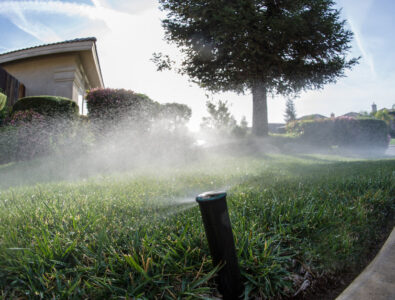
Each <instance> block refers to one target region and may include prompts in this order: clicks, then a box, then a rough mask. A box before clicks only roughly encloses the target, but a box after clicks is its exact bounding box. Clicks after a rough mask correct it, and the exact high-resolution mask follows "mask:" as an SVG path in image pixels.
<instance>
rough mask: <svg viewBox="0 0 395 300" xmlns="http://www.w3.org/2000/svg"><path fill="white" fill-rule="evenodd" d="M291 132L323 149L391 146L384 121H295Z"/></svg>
mask: <svg viewBox="0 0 395 300" xmlns="http://www.w3.org/2000/svg"><path fill="white" fill-rule="evenodd" d="M287 131H288V132H289V133H293V134H296V135H300V136H301V139H302V140H303V141H305V142H308V143H310V144H312V145H316V146H320V147H322V146H323V147H325V146H326V147H329V146H339V147H342V148H353V147H355V148H358V147H360V149H364V148H377V149H378V150H380V149H386V148H387V146H388V142H389V140H388V127H387V125H386V124H385V122H384V121H381V120H376V119H371V118H360V119H354V118H351V117H338V118H334V119H321V120H306V121H294V122H290V123H288V124H287Z"/></svg>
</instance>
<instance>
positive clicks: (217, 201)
mask: <svg viewBox="0 0 395 300" xmlns="http://www.w3.org/2000/svg"><path fill="white" fill-rule="evenodd" d="M196 201H197V203H199V207H200V212H201V214H202V219H203V224H204V228H205V231H206V236H207V240H208V245H209V248H210V253H211V256H212V258H213V264H214V266H218V265H220V266H221V269H220V270H219V271H218V277H217V285H218V290H219V292H220V293H221V294H222V296H223V299H225V300H228V299H239V298H240V296H241V294H242V293H243V285H242V283H241V275H240V269H239V264H238V261H237V256H236V249H235V243H234V240H233V234H232V227H231V224H230V219H229V214H228V207H227V205H226V192H206V193H203V194H200V195H198V196H197V197H196Z"/></svg>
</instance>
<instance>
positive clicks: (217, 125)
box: [200, 100, 236, 132]
mask: <svg viewBox="0 0 395 300" xmlns="http://www.w3.org/2000/svg"><path fill="white" fill-rule="evenodd" d="M206 108H207V112H208V114H209V116H208V117H203V119H202V124H201V125H200V126H201V127H202V128H203V129H209V130H217V131H220V132H229V131H231V130H232V129H233V128H234V127H235V125H236V120H235V118H234V117H233V116H232V114H231V113H230V111H229V107H228V102H227V101H222V100H219V101H218V102H217V103H215V102H213V101H207V102H206Z"/></svg>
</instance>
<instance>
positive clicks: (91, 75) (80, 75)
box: [0, 38, 104, 110]
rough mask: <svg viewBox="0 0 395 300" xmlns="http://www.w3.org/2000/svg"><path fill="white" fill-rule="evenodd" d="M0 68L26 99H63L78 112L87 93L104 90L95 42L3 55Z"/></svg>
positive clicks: (72, 42) (86, 40)
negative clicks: (15, 83)
mask: <svg viewBox="0 0 395 300" xmlns="http://www.w3.org/2000/svg"><path fill="white" fill-rule="evenodd" d="M0 67H2V68H3V69H4V70H5V71H6V72H7V73H8V74H9V75H10V76H11V77H12V78H15V79H16V81H18V82H19V83H20V84H22V85H23V86H24V95H25V96H38V95H51V96H62V97H66V98H69V99H72V100H74V101H75V102H77V103H78V105H79V106H80V110H81V109H82V108H83V107H84V104H83V101H84V98H85V91H86V90H88V89H92V88H96V87H100V88H102V87H104V83H103V77H102V73H101V69H100V63H99V58H98V54H97V49H96V38H82V39H74V40H69V41H63V42H59V43H53V44H46V45H41V46H36V47H31V48H26V49H21V50H16V51H11V52H8V53H3V54H0ZM20 94H21V93H20Z"/></svg>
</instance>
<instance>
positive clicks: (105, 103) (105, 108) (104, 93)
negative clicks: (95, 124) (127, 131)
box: [86, 88, 158, 121]
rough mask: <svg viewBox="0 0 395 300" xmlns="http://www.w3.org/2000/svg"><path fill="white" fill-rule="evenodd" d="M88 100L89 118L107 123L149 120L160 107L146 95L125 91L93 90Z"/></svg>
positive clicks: (89, 93) (87, 97) (88, 95)
mask: <svg viewBox="0 0 395 300" xmlns="http://www.w3.org/2000/svg"><path fill="white" fill-rule="evenodd" d="M86 100H87V107H88V116H89V117H90V118H91V119H96V120H97V119H102V120H104V119H105V120H107V121H110V120H113V121H117V120H120V119H122V118H128V119H132V120H140V119H142V118H144V117H145V118H147V116H148V114H151V115H152V113H153V112H155V108H157V105H158V103H155V102H154V101H152V100H151V99H150V98H149V97H147V96H146V95H143V94H137V93H135V92H133V91H130V90H125V89H110V88H105V89H102V88H97V89H93V90H90V91H89V92H88V94H87V96H86Z"/></svg>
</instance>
